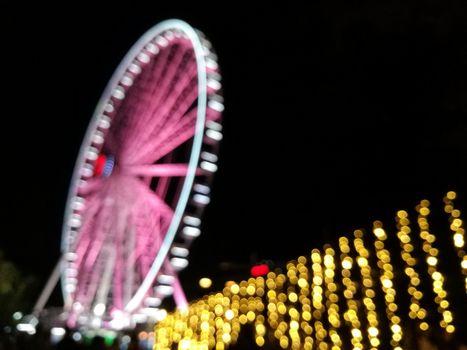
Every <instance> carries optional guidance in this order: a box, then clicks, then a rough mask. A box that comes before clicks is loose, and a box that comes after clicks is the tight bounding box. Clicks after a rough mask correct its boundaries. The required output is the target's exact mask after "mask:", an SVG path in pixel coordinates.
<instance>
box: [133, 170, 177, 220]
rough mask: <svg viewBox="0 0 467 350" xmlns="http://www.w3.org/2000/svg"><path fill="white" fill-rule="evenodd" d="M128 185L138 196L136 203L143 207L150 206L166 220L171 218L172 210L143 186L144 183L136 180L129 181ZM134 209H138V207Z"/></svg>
mask: <svg viewBox="0 0 467 350" xmlns="http://www.w3.org/2000/svg"><path fill="white" fill-rule="evenodd" d="M129 183H132V184H133V186H134V190H135V191H136V192H137V193H138V194H139V195H140V198H139V199H138V203H140V204H143V205H151V206H152V208H154V209H157V210H158V211H160V212H161V213H162V215H164V216H165V217H167V218H172V216H173V213H174V211H173V209H172V208H171V207H170V206H169V205H168V204H167V203H166V202H165V201H164V200H163V199H162V198H161V197H159V196H158V195H157V194H155V193H154V192H152V191H151V190H150V189H149V188H148V187H146V186H144V183H143V182H141V181H139V180H138V179H136V178H134V179H129ZM135 208H140V207H139V206H138V205H137V206H136V207H135Z"/></svg>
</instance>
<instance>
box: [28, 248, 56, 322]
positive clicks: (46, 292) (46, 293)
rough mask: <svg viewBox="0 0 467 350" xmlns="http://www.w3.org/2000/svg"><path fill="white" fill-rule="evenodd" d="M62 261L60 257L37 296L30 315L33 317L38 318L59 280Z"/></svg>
mask: <svg viewBox="0 0 467 350" xmlns="http://www.w3.org/2000/svg"><path fill="white" fill-rule="evenodd" d="M62 261H63V256H62V257H60V259H59V260H58V262H57V264H56V265H55V267H54V269H53V271H52V274H51V275H50V277H49V279H48V280H47V283H46V285H45V287H44V289H43V290H42V292H41V294H40V295H39V298H38V299H37V301H36V304H35V305H34V308H33V309H32V313H33V315H34V316H36V317H38V316H39V315H40V313H41V312H42V310H43V309H44V306H45V304H46V303H47V301H48V300H49V298H50V295H51V294H52V292H53V290H54V288H55V286H56V285H57V283H58V280H59V279H60V266H61V264H62Z"/></svg>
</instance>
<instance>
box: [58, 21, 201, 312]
mask: <svg viewBox="0 0 467 350" xmlns="http://www.w3.org/2000/svg"><path fill="white" fill-rule="evenodd" d="M174 29H175V30H181V31H183V33H184V34H186V35H187V36H188V38H189V40H190V43H191V45H192V49H193V51H194V54H195V59H196V68H197V78H198V100H197V113H196V114H197V116H196V125H195V133H194V136H193V138H192V145H191V150H190V156H189V161H188V169H187V174H186V176H185V178H184V180H183V186H182V191H181V193H180V196H179V198H178V200H177V204H176V206H175V210H174V218H173V219H172V220H171V223H170V225H169V229H168V230H167V233H166V235H165V237H164V240H163V244H162V246H161V249H159V251H158V253H157V254H156V256H155V258H154V261H153V262H152V265H151V268H150V272H148V273H147V274H146V276H144V278H143V282H142V283H141V285H140V286H139V288H138V289H137V290H136V292H135V293H134V294H133V296H132V298H131V300H130V301H129V302H128V303H127V305H126V306H125V307H124V309H125V311H128V312H132V311H134V310H135V309H136V308H137V307H139V305H140V304H141V302H142V299H143V298H144V296H145V293H146V292H147V290H148V289H149V288H150V287H151V285H152V283H153V282H154V279H155V277H156V275H157V273H158V272H159V270H160V268H161V266H162V264H163V262H164V261H165V260H166V259H167V257H168V254H169V250H170V247H171V245H172V243H173V241H174V238H175V236H176V234H177V230H178V228H179V227H180V222H181V219H182V216H183V214H184V213H185V210H186V207H187V202H188V200H189V196H190V193H191V191H192V188H193V183H194V180H195V176H196V174H195V172H196V168H197V164H198V162H199V160H200V153H201V149H202V145H203V132H204V130H205V123H206V109H207V101H208V94H207V72H206V60H205V57H204V46H203V44H202V42H201V39H200V37H199V35H198V34H197V32H196V30H195V29H194V28H192V27H191V26H190V25H189V24H187V23H186V22H184V21H182V20H178V19H171V20H166V21H163V22H161V23H159V24H157V25H155V26H154V27H152V28H150V29H149V30H148V31H146V32H145V33H144V34H143V35H142V36H141V37H140V39H139V40H138V41H137V42H136V43H135V44H134V45H133V46H132V47H131V49H130V50H129V51H128V53H127V54H126V55H125V56H124V58H123V59H122V61H121V63H120V64H119V65H118V67H117V69H116V70H115V72H114V73H113V75H112V77H111V79H110V80H109V82H108V84H107V85H106V88H105V89H104V92H103V93H102V95H101V98H100V99H99V102H98V104H97V106H96V108H95V110H94V113H93V117H92V119H91V121H90V123H89V126H88V128H87V131H86V133H85V136H84V138H83V141H82V143H81V147H80V150H79V155H78V157H77V161H76V164H75V168H74V170H73V175H72V179H71V184H72V185H71V187H70V190H69V192H68V197H67V202H66V210H65V215H64V224H63V231H62V247H61V249H62V253H63V254H65V253H67V252H69V251H68V248H67V242H66V241H67V239H68V235H69V231H70V229H69V227H68V226H67V220H68V219H69V217H70V216H71V214H72V213H73V209H72V204H73V200H74V198H75V197H76V195H77V193H78V187H79V181H80V179H81V174H80V172H81V169H82V166H83V164H84V163H85V160H86V151H87V148H88V147H89V145H90V144H91V138H92V136H93V134H94V132H95V131H96V130H97V125H98V122H99V120H100V117H101V116H102V115H103V113H104V109H105V106H106V104H107V103H108V101H109V100H110V98H111V95H112V92H113V91H114V89H115V87H116V86H118V83H119V81H120V80H121V78H122V76H123V74H124V73H125V72H126V71H127V69H128V66H129V65H130V64H131V62H133V61H134V59H135V57H136V55H137V54H138V53H140V52H141V51H142V49H143V48H144V46H145V45H146V44H147V43H148V42H149V41H150V40H152V39H153V38H155V37H156V36H158V35H161V34H162V33H163V32H165V31H167V30H174ZM64 268H66V264H62V271H61V275H62V283H61V284H62V294H63V296H64V301H65V305H70V303H71V302H72V301H73V300H72V295H71V294H72V293H69V292H68V291H67V290H66V286H65V279H64V278H63V276H64V271H63V269H64Z"/></svg>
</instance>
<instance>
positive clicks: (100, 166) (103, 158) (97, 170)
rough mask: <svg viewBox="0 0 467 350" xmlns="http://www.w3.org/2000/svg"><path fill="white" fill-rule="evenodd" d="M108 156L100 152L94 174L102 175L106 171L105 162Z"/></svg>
mask: <svg viewBox="0 0 467 350" xmlns="http://www.w3.org/2000/svg"><path fill="white" fill-rule="evenodd" d="M106 161H107V157H106V156H104V155H103V154H99V156H98V157H97V160H96V165H95V166H94V176H101V175H102V173H103V172H104V167H105V162H106Z"/></svg>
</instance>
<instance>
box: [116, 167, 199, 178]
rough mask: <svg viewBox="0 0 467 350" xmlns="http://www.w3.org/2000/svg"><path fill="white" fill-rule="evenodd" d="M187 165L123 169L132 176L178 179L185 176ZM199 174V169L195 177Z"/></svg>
mask: <svg viewBox="0 0 467 350" xmlns="http://www.w3.org/2000/svg"><path fill="white" fill-rule="evenodd" d="M187 171H188V164H152V165H133V166H130V167H128V168H125V169H124V172H125V174H130V175H134V176H152V177H180V176H186V174H187ZM200 174H201V169H199V170H198V171H197V175H200Z"/></svg>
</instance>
